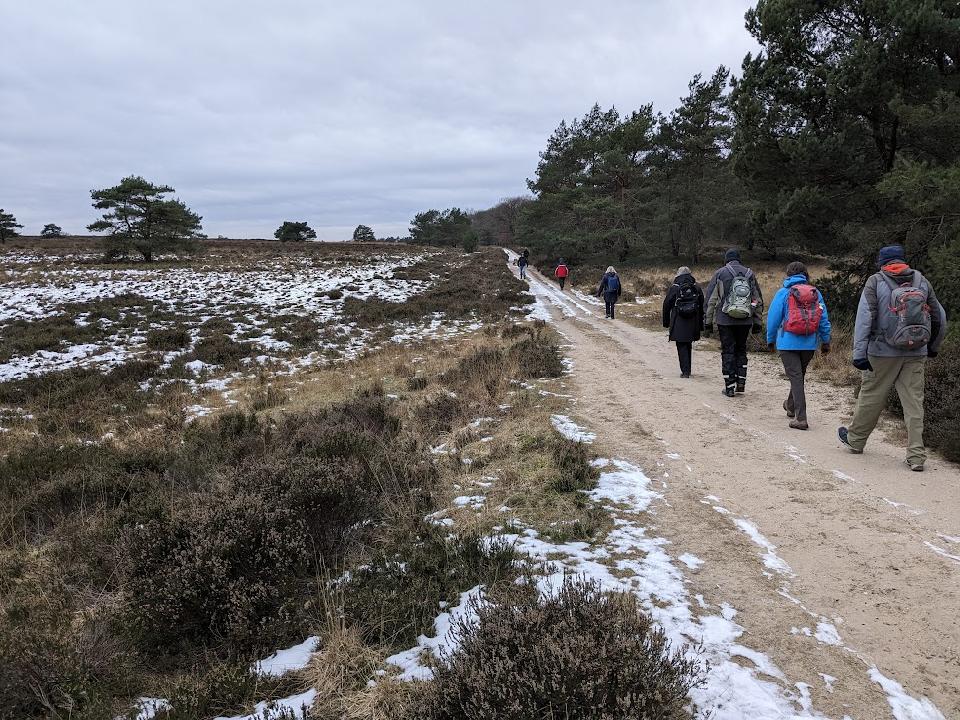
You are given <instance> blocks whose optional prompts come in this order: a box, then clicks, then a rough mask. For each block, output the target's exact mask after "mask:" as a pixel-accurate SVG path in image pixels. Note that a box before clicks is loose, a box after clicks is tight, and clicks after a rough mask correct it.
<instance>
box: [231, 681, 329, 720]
mask: <svg viewBox="0 0 960 720" xmlns="http://www.w3.org/2000/svg"><path fill="white" fill-rule="evenodd" d="M316 699H317V691H316V690H314V689H313V688H310V689H309V690H307V691H306V692H302V693H299V694H298V695H291V696H290V697H287V698H282V699H280V700H264V701H263V702H259V703H257V704H256V705H255V706H254V708H253V712H252V713H250V714H249V715H233V716H231V717H218V718H214V720H268V719H269V718H273V717H276V713H277V712H280V711H287V712H291V713H293V715H294V717H296V718H302V719H303V720H306V718H307V717H309V712H310V708H311V707H312V706H313V702H314V700H316Z"/></svg>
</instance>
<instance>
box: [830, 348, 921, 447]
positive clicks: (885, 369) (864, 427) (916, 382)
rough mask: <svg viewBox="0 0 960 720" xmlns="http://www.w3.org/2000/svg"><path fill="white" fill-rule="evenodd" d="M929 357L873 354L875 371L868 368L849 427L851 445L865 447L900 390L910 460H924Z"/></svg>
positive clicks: (871, 361) (871, 359)
mask: <svg viewBox="0 0 960 720" xmlns="http://www.w3.org/2000/svg"><path fill="white" fill-rule="evenodd" d="M926 362H927V359H926V358H925V357H874V356H870V364H871V365H872V366H873V372H870V371H868V370H867V371H864V373H863V384H862V385H861V386H860V396H859V397H858V398H857V409H856V410H855V411H854V413H853V421H852V422H851V423H850V427H849V428H847V440H848V441H849V443H850V447H852V448H854V449H855V450H863V446H864V445H866V444H867V438H869V437H870V433H872V432H873V429H874V428H875V427H876V426H877V421H878V420H879V419H880V413H882V412H883V410H884V408H886V406H887V398H888V397H889V395H890V390H892V389H893V388H896V389H897V395H899V396H900V404H901V405H902V406H903V420H904V422H905V423H906V425H907V461H908V462H911V463H923V462H925V461H926V459H927V451H926V449H925V448H924V447H923V380H924V367H925V365H926Z"/></svg>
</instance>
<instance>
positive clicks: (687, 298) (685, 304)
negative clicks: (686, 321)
mask: <svg viewBox="0 0 960 720" xmlns="http://www.w3.org/2000/svg"><path fill="white" fill-rule="evenodd" d="M679 288H680V290H679V292H677V301H676V302H675V303H674V304H673V306H674V307H675V308H676V309H677V315H679V316H680V317H682V318H694V317H696V316H697V308H698V307H699V305H700V303H699V300H698V297H697V291H696V289H695V288H694V287H693V285H690V284H689V283H688V284H684V285H680V286H679Z"/></svg>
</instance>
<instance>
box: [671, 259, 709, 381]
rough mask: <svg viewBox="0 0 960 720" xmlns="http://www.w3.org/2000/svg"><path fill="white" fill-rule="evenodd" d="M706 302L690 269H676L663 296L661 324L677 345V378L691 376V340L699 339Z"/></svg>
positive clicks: (692, 341) (693, 341)
mask: <svg viewBox="0 0 960 720" xmlns="http://www.w3.org/2000/svg"><path fill="white" fill-rule="evenodd" d="M705 305H706V302H705V301H704V297H703V290H701V289H700V287H699V286H698V285H697V281H696V280H695V279H694V277H693V274H692V273H691V272H690V268H688V267H682V268H680V269H679V270H677V276H676V278H675V279H674V281H673V285H671V286H670V289H669V290H668V291H667V296H666V297H665V298H664V299H663V326H664V327H665V328H670V335H669V339H670V340H671V341H672V342H675V343H676V344H677V357H678V358H679V360H680V377H682V378H688V377H690V372H691V367H692V364H693V343H695V342H696V341H697V340H699V339H700V331H701V330H702V329H703V315H704V311H705Z"/></svg>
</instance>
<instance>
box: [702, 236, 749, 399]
mask: <svg viewBox="0 0 960 720" xmlns="http://www.w3.org/2000/svg"><path fill="white" fill-rule="evenodd" d="M724 262H725V263H726V265H724V266H723V267H722V268H720V269H719V270H717V272H716V273H714V275H713V279H712V280H711V281H710V285H709V286H708V287H707V295H706V297H707V310H706V313H705V317H704V320H703V324H704V330H705V333H706V334H707V335H710V334H712V333H713V324H714V322H716V324H717V328H718V331H719V334H720V356H721V360H722V363H723V375H724V382H725V385H724V388H723V394H724V395H726V396H727V397H733V396H734V395H736V394H737V393H742V392H746V387H747V340H748V339H749V338H750V332H751V329H752V331H753V334H754V335H756V334H758V333H759V332H760V331H761V330H762V329H763V326H762V324H761V323H762V321H763V295H762V294H761V292H760V285H759V284H758V283H757V278H756V276H755V275H754V274H753V271H752V270H751V269H750V268H748V267H746V266H745V265H743V264H742V263H741V262H740V251H739V250H737V249H736V248H730V249H729V250H727V253H726V255H725V256H724ZM741 289H742V290H743V292H744V295H743V296H742V298H737V297H736V296H737V294H738V292H739V291H740V290H741Z"/></svg>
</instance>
